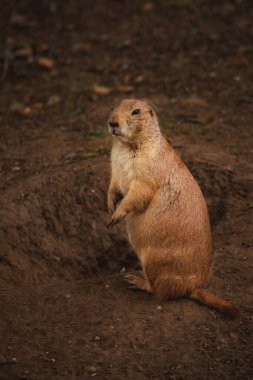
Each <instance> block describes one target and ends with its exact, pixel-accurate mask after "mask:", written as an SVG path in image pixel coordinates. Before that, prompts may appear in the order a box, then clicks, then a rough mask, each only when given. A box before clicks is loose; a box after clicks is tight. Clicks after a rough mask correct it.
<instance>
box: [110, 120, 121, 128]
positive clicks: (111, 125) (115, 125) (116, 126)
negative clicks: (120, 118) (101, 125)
mask: <svg viewBox="0 0 253 380" xmlns="http://www.w3.org/2000/svg"><path fill="white" fill-rule="evenodd" d="M109 125H110V127H112V128H118V126H119V123H115V122H113V121H110V123H109Z"/></svg>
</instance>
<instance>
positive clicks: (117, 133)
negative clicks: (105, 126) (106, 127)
mask: <svg viewBox="0 0 253 380" xmlns="http://www.w3.org/2000/svg"><path fill="white" fill-rule="evenodd" d="M110 133H111V134H112V135H113V136H122V132H121V130H120V129H119V127H110Z"/></svg>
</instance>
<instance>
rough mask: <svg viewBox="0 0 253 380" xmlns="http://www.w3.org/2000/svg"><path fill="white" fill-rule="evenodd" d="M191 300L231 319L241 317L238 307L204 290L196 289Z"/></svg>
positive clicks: (191, 295)
mask: <svg viewBox="0 0 253 380" xmlns="http://www.w3.org/2000/svg"><path fill="white" fill-rule="evenodd" d="M189 298H191V299H192V300H194V301H197V302H199V303H202V304H205V305H207V306H209V307H211V308H213V309H216V310H218V311H220V312H222V313H223V314H225V315H227V316H229V317H230V318H233V319H235V318H237V317H239V314H240V312H239V310H238V309H237V307H236V306H234V305H233V304H232V303H231V302H229V301H227V300H225V299H224V298H221V297H218V296H216V295H215V294H213V293H210V292H207V291H205V290H204V289H195V290H194V291H193V292H192V293H191V294H190V296H189Z"/></svg>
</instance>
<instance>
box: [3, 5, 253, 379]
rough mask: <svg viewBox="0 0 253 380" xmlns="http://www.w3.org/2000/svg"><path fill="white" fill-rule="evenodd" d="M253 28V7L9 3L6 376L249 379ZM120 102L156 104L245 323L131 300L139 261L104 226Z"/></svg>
mask: <svg viewBox="0 0 253 380" xmlns="http://www.w3.org/2000/svg"><path fill="white" fill-rule="evenodd" d="M252 17H253V13H252V3H251V1H250V0H244V1H240V0H237V1H227V2H220V1H211V0H197V1H192V0H184V1H175V0H170V1H166V0H159V1H153V2H152V1H150V2H149V1H128V2H126V1H124V2H120V1H115V0H114V1H113V0H108V1H102V0H101V1H90V0H81V1H74V0H70V1H68V2H63V1H60V0H54V1H46V0H45V1H40V2H35V1H32V0H20V1H17V0H15V1H12V2H10V1H7V0H3V1H2V2H1V14H0V36H1V48H2V49H1V50H2V54H0V73H1V74H3V75H2V80H1V82H0V88H1V102H0V128H1V139H0V157H1V161H0V305H1V310H0V379H1V380H7V379H8V380H14V379H15V380H18V379H27V380H29V379H30V380H33V379H39V380H42V379H43V380H44V379H45V380H46V379H47V380H48V379H49V380H51V379H52V380H55V379H59V380H60V379H70V380H71V379H89V378H92V377H95V378H97V379H110V380H111V379H115V380H118V379H159V380H161V379H164V380H165V379H172V380H180V379H187V380H189V379H240V380H241V379H248V380H249V379H252V378H253V371H252V360H253V355H252V352H253V343H252V342H253V341H252V336H251V333H252V317H253V313H252V311H253V308H252V296H253V284H252V278H253V257H252V253H253V252H252V246H253V238H252V223H253V218H252V216H253V215H252V214H253V213H252V192H251V190H252V183H253V175H252V146H253V145H252V142H253V139H252V127H253V117H252V116H253V113H252V103H253V91H252V90H253V84H252V83H253V75H252V74H253V72H252V65H253V58H252V57H253V56H252V37H253V28H252ZM41 58H42V59H41ZM1 74H0V75H1ZM101 86H103V87H102V88H101ZM122 97H138V98H146V99H148V100H149V101H150V102H151V104H152V105H153V106H154V107H155V109H156V110H157V112H158V114H159V117H160V122H161V125H162V128H163V130H164V133H166V134H167V135H169V136H170V138H172V141H173V145H174V146H175V148H176V149H177V150H178V152H179V153H180V154H181V156H182V157H183V159H184V161H185V162H186V163H187V165H188V166H189V168H190V169H191V171H192V172H193V174H194V175H195V177H196V178H197V179H198V181H199V183H200V185H201V188H202V189H203V192H204V194H205V196H206V199H207V202H208V207H209V210H210V217H211V221H212V228H213V241H214V264H213V276H212V278H211V280H210V283H209V284H208V289H210V290H212V291H214V292H216V293H217V294H220V295H223V296H225V297H227V298H228V299H231V300H232V301H233V302H234V303H235V304H237V305H238V306H239V308H240V310H241V316H240V318H239V319H238V320H236V321H231V320H228V319H226V318H225V317H223V316H222V315H220V314H219V313H216V312H215V311H212V310H210V309H208V308H206V307H201V306H199V305H197V304H195V303H194V302H192V301H189V300H185V299H183V300H177V301H173V302H158V301H157V300H156V299H155V298H154V297H152V296H149V295H147V294H145V293H142V292H132V291H130V290H129V289H128V288H127V285H126V284H125V282H124V280H123V276H122V272H124V271H125V270H132V269H136V268H138V262H137V260H136V258H135V255H134V252H133V251H132V249H131V247H130V246H129V244H128V242H127V239H126V235H125V230H124V225H123V224H122V225H119V226H117V227H115V228H114V229H113V230H108V229H107V228H106V223H107V220H108V215H107V207H106V193H107V187H108V182H109V152H110V146H111V142H110V138H109V137H108V136H107V129H106V116H107V112H108V111H109V109H110V108H111V105H112V104H113V103H114V102H115V101H116V100H118V99H119V98H122Z"/></svg>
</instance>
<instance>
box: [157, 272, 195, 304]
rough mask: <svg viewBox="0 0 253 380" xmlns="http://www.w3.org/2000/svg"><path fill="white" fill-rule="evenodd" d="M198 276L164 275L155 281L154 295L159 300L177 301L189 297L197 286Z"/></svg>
mask: <svg viewBox="0 0 253 380" xmlns="http://www.w3.org/2000/svg"><path fill="white" fill-rule="evenodd" d="M197 283H198V281H197V276H195V275H193V276H180V275H175V274H167V273H166V274H164V275H160V276H159V277H157V278H156V279H155V281H154V285H153V288H154V293H155V295H156V296H157V298H159V299H164V298H167V299H175V298H179V297H183V296H188V295H189V294H190V293H191V292H192V291H193V289H195V288H196V286H197Z"/></svg>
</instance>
